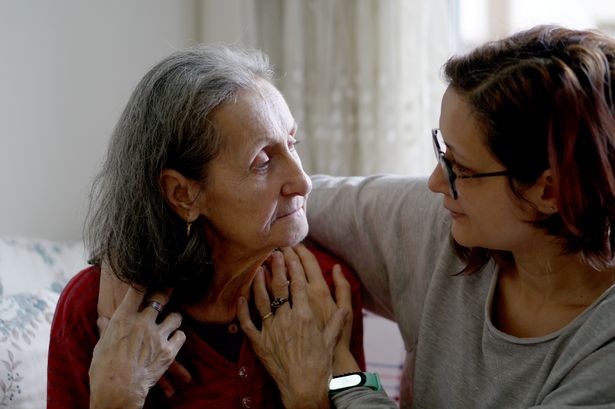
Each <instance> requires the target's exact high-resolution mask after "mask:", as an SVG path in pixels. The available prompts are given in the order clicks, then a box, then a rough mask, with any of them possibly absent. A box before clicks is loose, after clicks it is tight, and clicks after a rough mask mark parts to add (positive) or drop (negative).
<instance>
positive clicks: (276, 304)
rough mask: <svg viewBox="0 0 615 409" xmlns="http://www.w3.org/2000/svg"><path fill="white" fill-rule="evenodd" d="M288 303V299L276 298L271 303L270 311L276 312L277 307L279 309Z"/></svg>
mask: <svg viewBox="0 0 615 409" xmlns="http://www.w3.org/2000/svg"><path fill="white" fill-rule="evenodd" d="M286 302H288V297H276V298H275V299H274V300H273V301H272V302H271V309H273V310H276V309H278V307H280V306H281V305H282V304H284V303H286Z"/></svg>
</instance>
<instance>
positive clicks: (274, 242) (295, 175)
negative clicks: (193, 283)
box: [186, 81, 311, 322]
mask: <svg viewBox="0 0 615 409" xmlns="http://www.w3.org/2000/svg"><path fill="white" fill-rule="evenodd" d="M257 86H258V88H257V89H256V90H255V89H246V90H242V91H239V93H238V94H237V98H236V99H235V101H234V102H231V103H228V104H225V105H223V106H221V107H220V108H219V109H217V110H216V111H215V113H214V114H213V115H212V116H211V120H212V122H213V123H214V125H215V126H216V128H217V129H218V131H219V132H220V133H221V134H222V135H224V136H225V142H224V146H223V148H222V150H221V152H220V154H219V156H218V157H217V158H216V160H214V161H213V162H212V163H211V165H210V167H209V169H208V175H207V182H206V183H204V184H203V185H202V187H201V189H202V191H201V192H200V193H199V196H198V198H197V202H196V203H195V206H196V207H197V208H198V211H199V213H200V215H201V217H203V218H205V219H206V220H207V221H208V223H207V228H206V234H207V238H208V243H210V248H211V251H212V254H213V260H214V264H215V274H214V277H213V281H212V286H211V288H210V291H209V294H208V296H207V297H206V300H205V302H204V303H203V304H202V305H199V306H198V307H197V306H189V307H187V309H186V310H187V312H188V313H189V314H190V315H191V316H192V317H193V318H195V319H200V320H206V321H210V322H219V321H221V320H224V319H226V320H231V319H232V318H233V317H234V316H235V311H236V300H237V298H238V297H239V296H240V295H242V296H244V297H246V298H248V297H249V295H250V291H249V290H250V285H251V283H252V280H253V278H254V274H255V271H256V268H257V267H258V266H259V265H261V264H262V263H263V261H264V260H265V259H266V258H267V257H268V256H269V254H270V251H271V249H272V248H276V247H285V246H291V245H295V244H297V243H299V242H300V241H301V240H302V239H303V238H304V237H305V236H306V235H307V231H308V225H307V219H306V216H305V210H304V207H305V201H306V199H307V196H308V194H309V192H310V190H311V182H310V180H309V178H308V176H307V175H306V174H305V172H304V171H303V168H302V167H301V161H300V160H299V157H298V155H297V152H296V151H295V150H294V146H293V144H292V143H290V142H292V141H293V140H294V138H293V137H292V133H293V132H295V129H296V123H295V120H294V118H293V116H292V115H291V113H290V111H289V109H288V106H287V105H286V102H285V101H284V99H283V97H282V96H281V94H280V93H279V92H278V91H277V90H276V89H275V88H274V87H273V86H272V85H271V84H269V83H268V82H266V81H258V82H257ZM298 209H301V210H298ZM221 317H224V318H221Z"/></svg>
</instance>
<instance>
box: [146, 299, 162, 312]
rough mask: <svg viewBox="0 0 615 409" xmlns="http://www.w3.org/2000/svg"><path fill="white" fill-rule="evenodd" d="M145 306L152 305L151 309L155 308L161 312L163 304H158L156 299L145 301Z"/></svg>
mask: <svg viewBox="0 0 615 409" xmlns="http://www.w3.org/2000/svg"><path fill="white" fill-rule="evenodd" d="M147 306H148V307H152V308H153V309H155V310H156V311H158V312H159V313H160V312H162V309H163V308H164V306H163V305H162V304H160V303H159V302H158V301H155V300H150V301H148V302H147Z"/></svg>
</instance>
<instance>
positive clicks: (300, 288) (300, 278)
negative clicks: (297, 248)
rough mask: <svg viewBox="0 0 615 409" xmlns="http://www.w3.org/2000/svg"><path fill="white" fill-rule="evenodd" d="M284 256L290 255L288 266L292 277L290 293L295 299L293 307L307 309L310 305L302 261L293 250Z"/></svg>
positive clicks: (289, 274) (287, 261) (286, 252)
mask: <svg viewBox="0 0 615 409" xmlns="http://www.w3.org/2000/svg"><path fill="white" fill-rule="evenodd" d="M284 251H285V253H284V255H285V256H286V255H287V254H288V258H287V259H286V266H287V268H288V276H289V277H290V292H291V294H292V297H293V307H295V306H296V307H298V308H305V307H306V306H307V303H308V295H307V284H308V283H307V280H306V279H305V271H304V270H303V266H302V265H301V260H300V259H299V257H298V256H297V255H296V253H294V251H293V250H292V249H285V250H284Z"/></svg>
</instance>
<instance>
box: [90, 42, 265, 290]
mask: <svg viewBox="0 0 615 409" xmlns="http://www.w3.org/2000/svg"><path fill="white" fill-rule="evenodd" d="M272 76H273V70H272V68H271V66H270V64H269V61H268V58H267V56H266V55H265V54H263V53H262V52H260V51H258V50H253V49H246V48H237V47H234V48H229V47H225V46H204V45H201V46H197V47H193V48H189V49H187V50H183V51H179V52H176V53H174V54H172V55H170V56H169V57H167V58H165V59H164V60H162V61H161V62H160V63H158V64H157V65H156V66H154V67H153V68H152V69H151V70H150V71H149V72H148V73H147V74H146V75H145V76H144V77H143V79H142V80H141V81H140V82H139V84H138V85H137V87H136V88H135V90H134V91H133V93H132V96H131V97H130V99H129V101H128V104H127V105H126V108H125V109H124V112H123V113H122V115H121V117H120V119H119V121H118V123H117V125H116V127H115V129H114V131H113V135H112V137H111V141H110V143H109V148H108V151H107V157H106V160H105V162H104V165H103V167H102V170H101V172H100V173H99V174H98V176H97V178H96V179H95V181H94V184H93V186H92V191H91V195H90V208H89V212H88V217H87V219H86V225H85V234H84V236H85V241H86V246H87V249H88V251H89V253H90V258H91V260H92V262H93V263H94V264H100V263H101V261H102V260H103V259H104V260H108V261H109V263H110V264H111V267H112V268H113V271H114V272H115V274H116V275H117V277H118V278H119V279H121V280H122V281H125V282H129V283H137V284H140V285H144V286H146V287H147V288H149V289H152V290H156V289H161V288H164V287H173V288H174V289H175V293H177V292H178V291H179V292H180V293H183V297H184V298H183V299H184V300H189V299H192V300H195V299H196V298H197V297H200V296H203V295H204V293H205V291H206V289H207V287H208V286H209V282H210V280H211V275H212V272H213V271H212V268H213V267H212V265H211V259H210V252H209V249H208V245H207V242H206V240H205V234H204V228H200V227H203V223H207V221H206V220H202V218H199V219H197V220H196V221H195V223H194V224H193V229H192V233H191V235H190V237H189V238H187V237H186V224H185V222H184V221H183V220H181V218H180V217H179V216H178V215H177V214H175V212H174V211H173V210H172V209H171V208H170V207H169V206H168V205H167V204H166V201H165V199H164V196H163V193H162V190H161V187H160V184H159V177H160V173H161V171H162V170H163V169H166V168H170V169H174V170H176V171H178V172H180V173H181V174H183V175H184V176H186V177H187V178H190V179H194V180H199V181H205V179H206V174H207V168H208V164H209V163H210V162H211V161H212V160H213V159H214V158H215V157H216V156H217V154H218V153H219V152H220V149H221V147H222V143H223V140H222V137H221V135H220V134H219V132H218V131H217V130H216V129H215V127H214V125H213V124H212V122H211V121H210V120H209V119H208V116H209V115H210V114H211V113H212V111H213V110H214V109H215V108H216V107H218V106H220V105H222V104H224V103H225V102H229V101H232V100H233V99H234V97H235V96H236V94H237V92H238V91H240V90H242V89H253V88H254V87H255V86H256V82H257V81H258V80H259V79H265V80H267V81H271V79H272Z"/></svg>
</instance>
